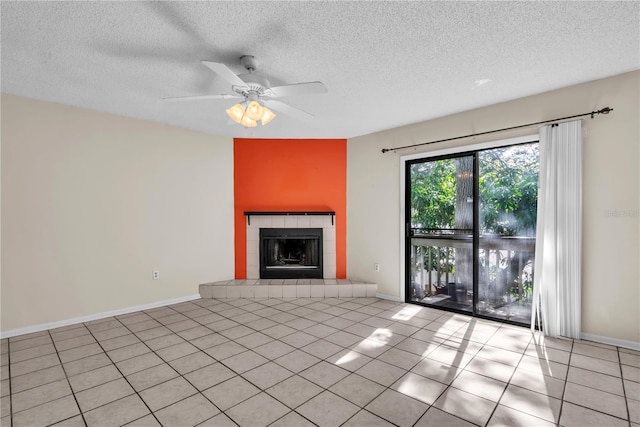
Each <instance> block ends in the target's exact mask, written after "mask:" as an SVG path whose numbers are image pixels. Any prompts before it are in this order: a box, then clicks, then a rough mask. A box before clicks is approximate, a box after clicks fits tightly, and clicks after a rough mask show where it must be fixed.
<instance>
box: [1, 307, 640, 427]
mask: <svg viewBox="0 0 640 427" xmlns="http://www.w3.org/2000/svg"><path fill="white" fill-rule="evenodd" d="M1 356H2V367H1V374H2V376H1V390H2V396H1V403H2V406H1V424H2V426H11V425H13V426H16V427H18V426H46V425H65V426H84V425H87V426H111V425H135V426H157V425H164V426H196V425H201V426H235V425H240V426H267V425H270V426H295V427H303V426H313V425H319V426H341V425H342V426H367V427H368V426H390V425H400V426H471V425H478V426H485V425H488V426H517V425H527V426H547V425H548V426H551V425H562V426H587V425H592V426H618V425H620V426H628V427H629V426H639V425H640V353H639V352H637V351H633V350H627V349H623V348H616V347H612V346H607V345H601V344H597V343H591V342H585V341H575V342H574V341H571V340H556V339H544V338H542V337H539V336H535V335H533V336H532V334H531V333H530V332H529V331H528V330H526V329H523V328H518V327H513V326H508V325H503V324H500V323H495V322H490V321H484V320H478V319H473V318H470V317H467V316H463V315H458V314H453V313H448V312H443V311H437V310H433V309H428V308H422V307H418V306H412V305H406V304H399V303H393V302H389V301H384V300H379V299H375V298H371V299H369V298H357V299H317V300H314V299H293V300H283V299H263V300H249V299H237V300H216V299H201V300H195V301H193V302H186V303H181V304H176V305H172V306H168V307H162V308H156V309H152V310H146V311H142V312H137V313H131V314H127V315H123V316H117V317H115V318H109V319H103V320H98V321H94V322H89V323H85V324H76V325H71V326H67V327H64V328H59V329H52V330H48V331H44V332H38V333H34V334H29V335H22V336H18V337H13V338H10V339H4V340H2V343H1Z"/></svg>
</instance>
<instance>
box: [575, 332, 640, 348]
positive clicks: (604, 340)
mask: <svg viewBox="0 0 640 427" xmlns="http://www.w3.org/2000/svg"><path fill="white" fill-rule="evenodd" d="M580 338H581V339H583V340H587V341H594V342H599V343H601V344H609V345H615V346H616V347H624V348H630V349H632V350H640V342H635V341H627V340H621V339H618V338H610V337H603V336H600V335H593V334H584V333H582V334H580Z"/></svg>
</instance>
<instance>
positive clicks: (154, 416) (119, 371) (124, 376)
mask: <svg viewBox="0 0 640 427" xmlns="http://www.w3.org/2000/svg"><path fill="white" fill-rule="evenodd" d="M113 319H114V320H115V321H117V322H119V323H120V324H121V325H122V326H123V327H124V328H125V329H127V330H128V331H129V332H130V333H132V334H133V335H135V333H133V331H131V330H130V329H129V328H127V326H126V325H125V324H124V323H122V322H121V321H120V319H118V318H117V317H113ZM108 321H110V320H108ZM85 327H86V328H87V330H88V331H89V334H90V335H91V336H92V337H93V339H94V340H95V341H96V343H97V344H98V345H99V346H100V348H101V349H102V351H103V352H104V354H105V356H106V357H107V358H108V359H109V360H110V361H111V364H112V365H113V367H114V368H116V369H117V371H118V373H120V375H122V378H123V379H124V380H125V381H126V382H127V384H128V385H129V387H131V389H132V390H133V392H134V393H135V394H136V395H137V396H138V398H139V399H140V400H141V401H142V403H143V404H144V405H145V406H146V408H147V409H148V410H149V412H150V413H151V415H152V416H153V418H154V419H155V420H156V421H157V422H158V423H159V424H160V425H162V423H161V422H160V420H158V418H157V417H156V415H155V413H154V411H152V410H151V408H150V407H149V405H147V402H145V400H144V399H143V398H142V396H140V393H138V391H137V390H136V389H135V388H134V387H133V386H132V385H131V383H130V382H129V380H128V379H127V377H126V375H124V373H123V372H122V371H121V370H120V368H119V367H118V365H116V362H114V361H113V359H112V358H111V356H109V353H107V351H106V350H105V349H104V347H103V346H102V344H101V343H100V341H99V340H98V339H97V338H96V337H95V335H94V333H93V331H92V330H91V329H89V327H88V326H87V325H86V324H85ZM109 329H113V328H108V329H106V330H109ZM136 337H137V335H136ZM115 338H118V337H115ZM141 342H143V341H141ZM145 345H146V344H145ZM147 348H148V346H147ZM149 350H151V349H149ZM134 357H135V356H134ZM118 379H119V378H118ZM118 379H116V380H113V381H117V380H118ZM109 382H111V381H108V382H107V383H109ZM107 383H104V384H107ZM101 385H102V384H99V385H97V386H96V387H99V386H101ZM129 396H131V395H128V396H124V397H121V398H119V399H116V400H113V401H111V402H107V403H105V404H104V405H100V406H97V407H95V408H92V409H90V410H89V411H87V412H90V411H93V410H95V409H98V408H101V407H103V406H106V405H108V404H110V403H113V402H117V401H118V400H122V399H125V398H127V397H129ZM78 407H80V405H78ZM80 412H81V413H82V414H83V418H84V412H83V411H82V409H80ZM146 416H147V415H143V416H142V417H139V418H136V419H134V420H131V421H127V423H131V422H134V421H137V420H139V419H141V418H144V417H146ZM85 425H87V424H86V422H85Z"/></svg>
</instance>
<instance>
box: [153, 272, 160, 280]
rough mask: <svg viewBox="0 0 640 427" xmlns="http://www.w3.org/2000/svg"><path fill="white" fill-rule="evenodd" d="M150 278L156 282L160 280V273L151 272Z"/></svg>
mask: <svg viewBox="0 0 640 427" xmlns="http://www.w3.org/2000/svg"><path fill="white" fill-rule="evenodd" d="M151 277H152V278H153V280H158V279H159V278H160V272H159V271H158V270H153V273H152V275H151Z"/></svg>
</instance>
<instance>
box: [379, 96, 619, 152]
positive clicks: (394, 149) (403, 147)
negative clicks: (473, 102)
mask: <svg viewBox="0 0 640 427" xmlns="http://www.w3.org/2000/svg"><path fill="white" fill-rule="evenodd" d="M612 111H613V108H609V107H604V108H602V109H600V110H597V111H592V112H590V113H583V114H576V115H575V116H567V117H560V118H558V119H551V120H544V121H541V122H535V123H527V124H526V125H519V126H511V127H508V128H502V129H495V130H489V131H486V132H480V133H471V134H469V135H464V136H456V137H454V138H447V139H439V140H437V141H429V142H421V143H420V144H412V145H404V146H402V147H395V148H383V149H382V153H387V152H389V151H393V152H396V151H398V150H404V149H406V148H413V147H420V146H422V145H429V144H436V143H438V142H447V141H455V140H456V139H464V138H471V137H472V136H480V135H487V134H490V133H496V132H504V131H507V130H513V129H520V128H526V127H529V126H535V125H542V124H545V123H551V122H559V121H561V120H568V119H575V118H576V117H584V116H591V118H592V119H593V117H594V116H595V115H596V114H609V113H610V112H612Z"/></svg>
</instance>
